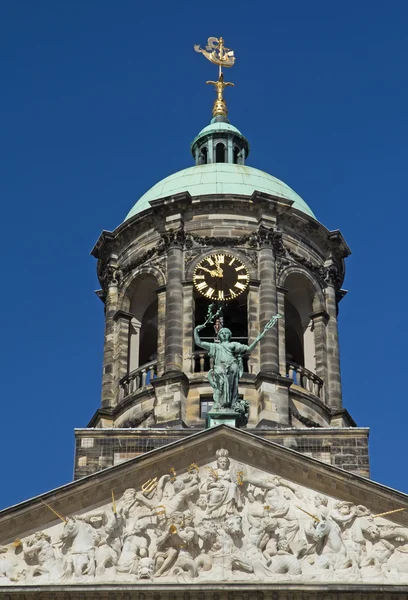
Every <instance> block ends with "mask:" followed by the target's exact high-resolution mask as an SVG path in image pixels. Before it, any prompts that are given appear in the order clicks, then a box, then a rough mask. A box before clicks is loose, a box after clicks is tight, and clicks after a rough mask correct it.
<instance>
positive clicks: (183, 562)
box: [155, 511, 197, 577]
mask: <svg viewBox="0 0 408 600" xmlns="http://www.w3.org/2000/svg"><path fill="white" fill-rule="evenodd" d="M196 537H197V534H196V532H195V531H194V528H192V527H191V526H189V525H187V526H185V516H184V514H183V513H182V512H178V511H176V512H173V514H172V516H171V519H167V520H166V528H165V530H164V531H163V533H162V534H161V535H159V536H158V538H157V551H156V554H155V561H156V572H155V577H160V576H161V575H163V574H164V573H166V572H168V571H169V570H170V569H171V568H172V567H173V566H174V565H175V564H176V561H178V558H179V555H180V550H181V548H186V550H185V552H184V553H183V555H182V557H180V562H179V565H178V566H179V568H180V569H181V570H186V571H188V572H189V573H190V575H191V576H192V577H195V576H196V574H197V571H196V566H195V563H194V560H193V557H192V556H191V553H190V551H189V548H191V546H192V545H194V543H195V541H196Z"/></svg>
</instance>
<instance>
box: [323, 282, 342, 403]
mask: <svg viewBox="0 0 408 600" xmlns="http://www.w3.org/2000/svg"><path fill="white" fill-rule="evenodd" d="M326 311H327V314H328V315H329V320H328V321H327V326H326V340H327V383H328V385H327V387H326V393H327V395H326V400H327V404H328V405H329V406H330V407H332V408H341V406H342V390H341V376H340V350H339V333H338V327H337V300H336V289H335V286H334V284H333V283H332V282H331V281H329V282H328V285H327V287H326Z"/></svg>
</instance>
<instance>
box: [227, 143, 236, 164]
mask: <svg viewBox="0 0 408 600" xmlns="http://www.w3.org/2000/svg"><path fill="white" fill-rule="evenodd" d="M226 162H228V163H230V164H231V165H232V164H233V162H234V146H233V144H232V137H231V136H228V143H227V161H226Z"/></svg>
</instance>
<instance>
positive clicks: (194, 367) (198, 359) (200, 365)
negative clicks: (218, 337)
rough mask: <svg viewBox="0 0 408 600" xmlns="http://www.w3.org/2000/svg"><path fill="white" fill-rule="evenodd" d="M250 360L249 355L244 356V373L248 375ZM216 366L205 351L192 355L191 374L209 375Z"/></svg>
mask: <svg viewBox="0 0 408 600" xmlns="http://www.w3.org/2000/svg"><path fill="white" fill-rule="evenodd" d="M248 358H249V355H246V354H244V356H243V357H242V360H243V363H244V373H248ZM213 366H214V359H213V358H210V357H209V356H208V352H206V351H205V350H197V351H196V352H193V354H192V355H191V372H192V373H207V372H208V371H209V370H210V369H212V368H213Z"/></svg>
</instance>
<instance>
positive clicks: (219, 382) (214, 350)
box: [194, 310, 281, 413]
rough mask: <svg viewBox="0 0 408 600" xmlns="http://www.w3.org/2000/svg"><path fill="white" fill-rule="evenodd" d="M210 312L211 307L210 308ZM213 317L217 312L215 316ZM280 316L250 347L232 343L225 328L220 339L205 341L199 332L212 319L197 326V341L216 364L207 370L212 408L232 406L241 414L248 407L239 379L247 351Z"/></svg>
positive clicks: (277, 316) (270, 326) (220, 332)
mask: <svg viewBox="0 0 408 600" xmlns="http://www.w3.org/2000/svg"><path fill="white" fill-rule="evenodd" d="M209 314H210V310H209ZM213 317H214V315H213ZM280 318H281V315H275V316H274V317H272V319H271V320H270V321H268V323H267V324H266V325H265V328H264V330H263V332H262V333H260V334H259V335H258V336H257V338H256V339H255V340H254V341H253V342H252V344H250V345H249V346H247V345H246V344H240V343H238V342H231V337H232V333H231V331H230V330H229V329H227V328H226V327H223V328H222V329H220V330H219V332H218V339H219V342H218V343H215V342H204V341H202V340H201V338H200V336H199V332H200V331H201V330H202V329H204V327H206V325H207V323H209V322H212V321H211V320H210V319H209V318H207V320H206V321H205V323H203V324H202V325H197V327H196V328H195V329H194V341H195V343H196V344H197V346H199V347H200V348H203V349H204V350H206V351H207V352H208V354H209V356H210V358H213V359H214V366H213V368H212V369H210V371H209V372H208V380H209V382H210V384H211V387H212V388H213V390H214V394H213V398H214V404H213V410H223V409H232V410H233V411H235V412H238V413H242V412H244V411H245V407H244V406H242V402H240V401H239V398H238V382H239V379H240V378H241V377H242V374H243V371H244V369H243V361H242V357H243V355H244V354H249V353H251V352H252V350H253V349H254V348H255V346H256V345H257V344H258V342H260V340H261V339H262V338H263V337H264V336H265V334H266V332H267V331H269V329H271V328H272V327H273V326H274V325H275V323H276V322H277V321H278V319H280Z"/></svg>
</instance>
